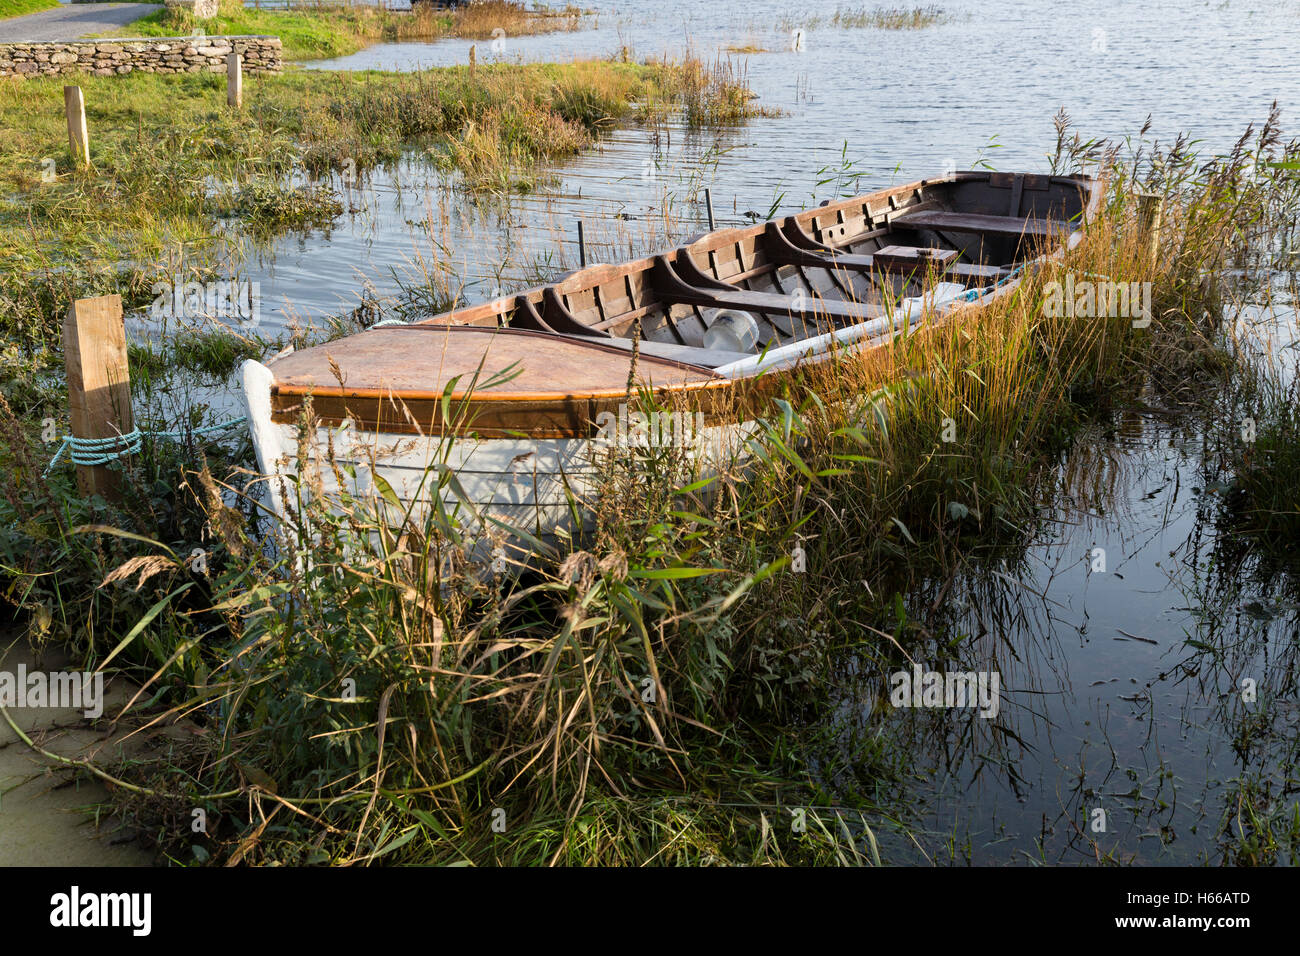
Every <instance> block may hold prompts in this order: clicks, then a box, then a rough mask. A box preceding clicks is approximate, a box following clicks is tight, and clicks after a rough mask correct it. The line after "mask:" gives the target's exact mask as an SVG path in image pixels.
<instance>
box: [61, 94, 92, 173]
mask: <svg viewBox="0 0 1300 956" xmlns="http://www.w3.org/2000/svg"><path fill="white" fill-rule="evenodd" d="M63 111H64V112H65V113H66V114H67V115H68V148H69V149H70V150H72V162H73V163H74V164H75V165H77V166H89V165H90V136H89V135H88V134H87V133H86V101H85V99H84V98H83V97H82V95H81V87H79V86H65V87H64V88H63Z"/></svg>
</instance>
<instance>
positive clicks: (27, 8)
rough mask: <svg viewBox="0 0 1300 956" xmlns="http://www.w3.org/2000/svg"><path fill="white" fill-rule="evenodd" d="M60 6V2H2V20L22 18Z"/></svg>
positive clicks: (0, 7) (36, 0)
mask: <svg viewBox="0 0 1300 956" xmlns="http://www.w3.org/2000/svg"><path fill="white" fill-rule="evenodd" d="M57 6H59V0H0V20H7V19H9V18H10V17H21V16H23V15H25V14H28V13H38V12H39V11H41V10H53V9H54V8H55V7H57Z"/></svg>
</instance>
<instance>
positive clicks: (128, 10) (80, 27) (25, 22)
mask: <svg viewBox="0 0 1300 956" xmlns="http://www.w3.org/2000/svg"><path fill="white" fill-rule="evenodd" d="M161 9H162V4H160V3H75V4H73V3H67V4H64V5H63V6H61V7H59V8H58V9H57V10H42V11H40V12H39V13H29V14H27V15H26V16H22V17H13V18H11V19H8V20H0V43H23V42H27V41H36V40H75V39H77V38H78V37H84V36H87V35H89V34H92V33H108V34H111V33H112V32H113V31H114V30H116V29H117V28H118V27H120V26H123V25H124V24H127V23H130V22H131V21H132V20H139V19H140V18H141V17H147V16H148V15H149V14H151V13H153V12H154V11H155V10H161Z"/></svg>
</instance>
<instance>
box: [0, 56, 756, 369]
mask: <svg viewBox="0 0 1300 956" xmlns="http://www.w3.org/2000/svg"><path fill="white" fill-rule="evenodd" d="M223 82H224V81H223V79H222V78H221V77H218V76H214V75H208V74H187V75H183V76H158V75H146V74H138V73H137V74H130V75H127V76H121V77H112V78H97V77H86V78H84V79H83V80H82V87H83V89H84V90H85V94H86V99H87V104H88V106H87V113H88V118H89V123H90V126H91V128H92V129H93V130H94V134H93V136H92V146H91V159H92V165H93V168H92V169H90V170H78V169H74V168H72V166H71V165H70V160H68V159H67V154H66V148H65V147H64V146H62V145H60V144H62V143H63V142H64V140H65V139H66V135H65V132H64V131H63V129H62V123H63V120H62V119H61V117H62V115H63V113H62V106H61V103H62V99H61V98H62V81H61V80H60V79H58V78H41V79H33V80H29V81H27V82H25V83H23V84H22V85H21V87H19V86H17V85H15V84H3V85H0V117H2V120H0V121H2V122H3V125H4V126H5V128H6V130H8V131H10V135H7V136H6V137H5V138H4V141H3V143H0V180H2V181H4V182H5V183H6V184H7V185H8V186H9V187H11V189H10V191H9V192H8V193H7V195H6V197H5V198H3V199H0V273H2V278H0V307H2V308H0V313H2V314H3V318H0V329H3V330H4V331H5V332H6V333H8V335H9V336H10V337H11V339H13V340H15V341H17V342H19V343H21V344H22V345H23V346H24V347H26V348H28V349H29V350H35V349H39V348H40V347H41V346H42V345H46V344H50V343H52V342H55V341H57V336H58V334H59V328H60V322H61V318H60V316H61V311H62V309H63V308H64V306H65V305H66V303H67V302H69V301H71V300H73V299H76V298H79V297H82V296H85V295H95V294H100V293H101V292H105V291H114V292H121V293H122V295H123V296H124V300H125V302H126V305H127V308H128V309H130V308H133V307H137V306H139V305H142V304H144V303H146V302H148V301H149V299H150V298H152V294H151V289H152V286H153V284H154V282H155V281H157V280H159V279H160V278H163V279H168V280H171V279H173V278H175V277H177V276H180V277H182V278H189V277H192V276H196V275H197V274H199V273H201V272H203V271H204V270H210V269H215V268H216V266H217V262H216V260H215V259H214V258H213V257H212V256H211V255H209V252H210V251H212V250H221V249H224V248H227V247H226V246H225V238H226V237H227V236H228V235H229V232H230V229H231V228H232V224H231V222H230V221H227V222H225V223H221V222H219V219H221V218H225V219H227V220H231V221H233V228H234V229H235V230H236V231H237V232H238V233H240V234H241V235H243V236H244V237H246V238H247V239H248V240H249V241H250V244H251V245H254V246H255V245H256V243H257V242H258V241H262V240H265V239H267V238H271V237H274V236H276V235H279V234H283V233H284V232H286V231H293V230H303V229H307V228H311V227H314V226H320V225H322V224H328V223H329V222H330V221H331V220H333V219H334V218H335V217H336V216H337V215H338V214H339V213H340V211H341V200H340V195H339V188H338V187H339V184H340V183H341V177H342V176H344V175H345V173H346V174H352V173H355V174H356V175H357V176H360V177H364V176H366V175H367V174H368V173H369V172H370V171H371V170H373V169H375V168H377V167H379V166H381V165H387V164H392V163H396V162H397V161H399V160H400V159H401V158H403V157H404V156H407V155H409V154H410V152H411V151H412V150H425V151H428V153H429V154H431V155H432V157H433V159H434V161H435V162H436V163H438V164H439V165H440V166H441V167H442V168H444V169H446V170H447V171H448V172H449V173H450V174H451V175H452V176H453V177H454V178H455V181H456V183H457V185H458V186H459V187H460V188H464V189H468V190H471V191H509V190H531V189H535V188H537V186H538V185H540V184H541V183H543V182H544V181H545V179H546V177H547V175H548V173H547V172H546V166H547V165H548V164H551V163H555V162H557V161H560V160H563V159H565V158H567V157H570V156H573V155H575V154H576V153H578V152H579V151H580V150H582V149H585V148H587V147H588V146H589V145H591V144H592V143H593V142H594V141H595V140H596V139H597V138H598V137H599V136H600V135H602V134H603V133H604V132H606V131H607V130H609V129H610V128H611V127H612V126H613V125H614V124H615V123H618V122H623V121H631V120H633V119H637V118H639V119H642V120H644V119H645V114H644V113H643V112H642V104H644V103H647V102H653V103H656V104H658V107H659V108H660V109H661V110H662V112H664V113H666V112H668V111H684V112H686V113H688V114H689V115H691V116H692V117H694V121H696V122H703V121H706V120H707V121H712V120H714V119H716V120H717V121H723V120H724V119H725V120H727V121H736V120H738V119H740V118H742V117H743V116H753V115H757V113H758V111H757V110H755V109H753V108H750V107H748V106H747V103H748V100H747V92H745V87H744V85H743V77H736V76H715V75H714V74H711V73H710V72H709V71H707V70H705V69H704V68H703V67H702V66H700V65H699V64H697V63H694V62H688V63H683V64H671V65H659V66H643V65H639V64H634V63H616V62H608V61H586V62H574V63H569V64H564V65H546V64H531V65H519V64H492V65H488V64H484V65H482V66H480V67H479V68H478V69H477V70H476V71H475V72H474V74H473V75H472V76H471V75H470V73H469V71H468V69H466V68H463V67H456V68H446V69H438V70H425V71H421V72H419V73H410V74H382V73H327V72H324V71H301V72H297V73H292V74H288V75H284V76H274V77H250V78H249V82H248V85H247V87H246V91H245V98H246V102H245V108H244V109H243V110H241V111H238V112H235V111H230V110H224V109H220V108H219V107H218V104H219V103H221V102H223V100H222V96H223V93H222V90H223V88H224V87H223ZM46 157H48V159H49V162H48V163H46V162H44V160H43V158H46ZM123 263H128V265H123Z"/></svg>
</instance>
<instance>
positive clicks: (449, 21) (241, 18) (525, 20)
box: [114, 0, 583, 60]
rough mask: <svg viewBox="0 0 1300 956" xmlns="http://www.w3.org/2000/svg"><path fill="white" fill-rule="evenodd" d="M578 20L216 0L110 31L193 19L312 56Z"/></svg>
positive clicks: (495, 11)
mask: <svg viewBox="0 0 1300 956" xmlns="http://www.w3.org/2000/svg"><path fill="white" fill-rule="evenodd" d="M582 22H583V21H582V17H581V14H580V12H579V11H578V10H576V9H566V10H562V11H556V12H553V13H550V14H546V15H542V14H533V13H530V12H527V11H525V10H524V8H523V7H522V6H521V5H520V4H518V3H507V2H500V0H496V2H492V3H486V4H475V5H473V6H471V7H469V8H467V9H462V10H458V11H434V10H428V9H422V10H417V11H415V12H414V13H407V12H404V11H390V10H386V9H384V8H382V7H375V6H368V5H365V4H358V5H355V6H344V5H342V4H339V5H338V6H328V5H326V6H319V7H303V8H299V9H295V10H259V9H256V8H254V7H250V6H241V5H240V4H238V3H235V2H231V0H222V3H221V7H220V12H219V14H218V15H217V16H216V17H214V18H212V19H210V20H196V19H195V18H194V17H192V16H190V15H189V14H188V13H185V12H182V11H179V10H176V11H169V10H160V11H158V12H157V13H153V14H150V15H149V16H147V17H143V18H141V19H140V20H137V21H135V22H134V23H131V24H129V25H127V26H126V27H124V28H123V29H121V30H119V31H116V32H115V33H114V36H151V37H165V36H177V35H181V36H186V35H188V34H189V33H190V32H191V31H192V30H193V29H195V28H196V27H197V28H200V29H202V30H203V31H204V32H206V33H209V34H245V35H248V34H266V35H272V36H278V37H279V38H280V40H281V42H282V43H283V44H284V56H285V58H286V59H289V60H311V59H322V58H330V57H337V56H346V55H348V54H349V53H355V52H356V51H358V50H361V49H363V48H365V47H367V46H369V45H371V44H372V43H378V42H381V41H398V40H435V39H438V38H439V37H444V36H465V37H479V38H481V37H490V36H492V30H493V29H495V28H497V27H500V28H501V29H502V30H504V31H505V32H506V35H507V36H516V35H519V34H527V33H546V32H552V31H558V30H576V29H580V28H581V26H582Z"/></svg>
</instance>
